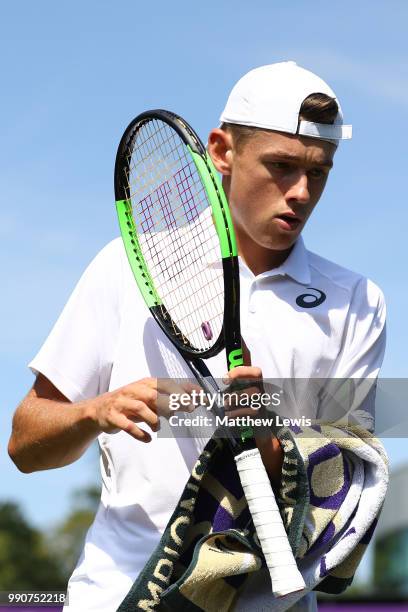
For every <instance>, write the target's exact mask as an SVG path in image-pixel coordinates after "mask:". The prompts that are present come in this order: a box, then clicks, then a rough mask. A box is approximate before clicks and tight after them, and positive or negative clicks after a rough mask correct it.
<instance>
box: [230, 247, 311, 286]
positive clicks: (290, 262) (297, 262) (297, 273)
mask: <svg viewBox="0 0 408 612" xmlns="http://www.w3.org/2000/svg"><path fill="white" fill-rule="evenodd" d="M240 262H241V265H242V266H243V267H244V269H246V270H247V271H248V272H250V271H249V269H248V268H247V266H246V265H245V263H244V262H243V261H242V259H241V258H240ZM250 274H252V272H250ZM252 276H254V275H252ZM272 276H290V277H291V278H293V280H295V281H296V282H298V283H301V284H302V285H309V284H310V281H311V275H310V268H309V258H308V254H307V250H306V247H305V243H304V242H303V238H302V236H299V238H298V239H297V241H296V242H295V244H294V246H293V249H292V250H291V252H290V254H289V256H288V257H287V259H285V261H284V262H283V264H282V265H280V266H278V267H277V268H272V270H267V271H266V272H263V273H262V274H259V275H258V276H257V277H256V278H258V279H259V278H267V277H272Z"/></svg>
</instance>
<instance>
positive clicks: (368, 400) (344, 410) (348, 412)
mask: <svg viewBox="0 0 408 612" xmlns="http://www.w3.org/2000/svg"><path fill="white" fill-rule="evenodd" d="M385 318H386V307H385V300H384V296H383V293H382V292H381V290H380V289H379V288H378V287H377V286H376V285H375V284H374V283H372V282H371V281H370V280H367V279H366V278H362V279H361V280H360V282H359V283H358V285H357V287H356V289H355V291H354V295H353V299H352V301H351V304H350V308H349V312H348V317H347V322H346V325H345V329H344V335H343V341H342V346H341V350H340V352H339V356H338V358H337V359H336V361H335V363H334V364H333V369H332V372H331V375H330V381H329V383H328V384H327V385H326V388H325V392H324V393H323V394H322V401H321V404H320V417H321V418H324V419H326V418H327V419H328V420H330V421H331V422H333V421H336V420H337V419H340V420H342V421H346V422H348V423H349V424H352V423H358V424H360V425H361V426H362V427H364V428H365V429H367V430H368V431H371V432H373V431H374V423H375V392H376V379H377V376H378V374H379V371H380V367H381V364H382V361H383V358H384V351H385V339H386V327H385Z"/></svg>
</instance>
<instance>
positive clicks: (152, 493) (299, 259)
mask: <svg viewBox="0 0 408 612" xmlns="http://www.w3.org/2000/svg"><path fill="white" fill-rule="evenodd" d="M221 121H222V125H221V127H220V128H217V129H214V130H212V131H211V133H210V135H209V141H208V148H209V152H210V154H211V156H212V158H213V161H214V164H215V166H216V168H217V169H218V171H219V172H220V173H221V174H222V176H223V183H224V188H225V191H226V193H227V196H228V199H229V203H230V207H231V211H232V216H233V221H234V225H235V229H236V233H237V239H238V245H239V252H240V257H241V262H240V264H241V291H242V296H241V317H242V331H243V338H244V340H245V342H246V344H247V346H248V348H249V350H250V352H251V359H252V363H253V364H254V366H253V367H242V368H236V369H235V370H234V371H233V373H231V374H230V376H231V378H233V377H246V378H247V377H259V376H261V375H262V374H263V376H264V377H267V378H285V377H286V378H306V379H310V378H313V377H319V378H332V377H334V378H362V379H363V378H370V377H375V376H377V374H378V370H379V367H380V364H381V361H382V356H383V351H384V341H385V340H384V338H385V336H384V317H385V313H384V301H383V297H382V294H381V292H380V291H379V289H378V288H377V287H376V286H375V285H374V284H373V283H371V282H370V281H367V280H366V279H364V278H363V277H361V276H360V275H358V274H355V273H353V272H350V271H348V270H345V269H344V268H341V267H339V266H337V265H335V264H333V263H331V262H329V261H327V260H325V259H323V258H321V257H319V256H317V255H315V254H313V253H310V252H309V251H307V250H306V248H305V246H304V244H303V241H302V238H301V237H300V234H301V231H302V229H303V227H304V225H305V223H306V222H307V220H308V218H309V216H310V215H311V213H312V211H313V209H314V207H315V206H316V204H317V202H318V201H319V199H320V196H321V195H322V192H323V190H324V187H325V184H326V181H327V177H328V174H329V171H330V168H331V167H332V164H333V158H334V154H335V151H336V147H337V145H338V143H339V140H340V139H343V138H347V137H350V132H351V131H350V127H349V126H344V125H343V118H342V113H341V109H340V106H339V104H338V102H337V100H336V98H335V95H334V93H333V92H332V90H331V89H330V87H329V86H328V85H327V84H326V83H325V82H324V81H322V80H321V79H320V78H319V77H317V76H316V75H314V74H312V73H311V72H309V71H306V70H304V69H302V68H300V67H298V66H297V65H296V64H295V63H294V62H283V63H279V64H273V65H270V66H263V67H261V68H258V69H256V70H254V71H251V72H250V73H248V74H247V75H245V76H244V77H243V78H242V79H241V80H240V81H239V82H238V83H237V85H236V86H235V87H234V89H233V90H232V92H231V95H230V97H229V100H228V102H227V105H226V108H225V110H224V112H223V113H222V116H221ZM142 346H143V351H142V350H141V347H142ZM224 363H225V360H224V356H223V355H218V356H217V357H214V358H212V359H211V360H210V363H209V367H210V369H211V371H212V372H213V373H214V374H215V375H217V376H223V375H224V369H225V366H224ZM30 367H31V369H32V370H33V372H34V373H35V374H36V375H37V378H36V381H35V384H34V386H33V388H32V389H31V390H30V391H29V393H28V395H27V397H26V398H25V399H24V400H23V401H22V403H21V404H20V406H19V407H18V409H17V411H16V414H15V417H14V422H13V433H12V437H11V439H10V445H9V452H10V455H11V457H12V458H13V460H14V461H15V463H16V465H17V466H18V467H19V469H21V470H22V471H24V472H31V471H35V470H41V469H49V468H55V467H60V466H63V465H67V464H69V463H71V462H73V461H75V460H76V459H77V458H78V457H80V456H81V455H82V453H83V452H84V451H85V449H86V448H87V447H88V446H89V444H90V443H91V442H92V441H93V440H94V439H95V438H96V437H98V442H99V446H100V452H101V472H102V498H101V505H100V507H99V510H98V512H97V515H96V518H95V521H94V524H93V526H92V527H91V529H90V531H89V533H88V536H87V540H86V543H85V547H84V551H83V554H82V556H81V558H80V560H79V563H78V565H77V568H76V569H75V571H74V573H73V575H72V577H71V579H70V582H69V598H70V606H69V610H72V611H77V610H78V611H79V610H98V612H102V611H105V610H106V611H111V610H115V609H116V607H117V606H118V604H119V603H120V602H121V601H122V599H123V597H124V596H125V595H126V593H127V591H128V589H129V588H130V586H131V584H132V583H133V581H134V579H135V578H136V576H137V575H138V573H139V572H140V570H141V569H142V568H143V566H144V564H145V563H146V561H147V560H148V558H149V556H150V554H151V552H152V551H153V549H154V548H155V546H156V544H157V542H158V540H159V538H160V534H161V533H162V531H163V529H164V528H165V526H166V524H167V522H168V519H169V517H170V515H171V513H172V511H173V508H174V507H175V505H176V503H177V501H178V498H179V495H180V493H181V492H182V489H183V486H184V484H185V482H186V480H187V478H188V475H189V473H190V470H191V468H192V466H193V464H194V461H195V460H196V458H197V456H198V454H199V452H200V450H201V443H200V442H199V441H198V440H195V439H181V440H175V439H158V438H157V437H156V435H155V432H156V430H157V424H158V415H157V412H156V408H155V400H156V397H157V378H156V377H160V378H166V377H167V378H176V377H178V376H189V373H188V372H186V369H185V367H184V366H183V364H182V363H181V361H180V359H179V358H178V356H177V354H176V351H175V350H174V348H173V347H172V345H171V344H170V342H169V341H168V340H167V338H166V337H165V336H164V335H163V333H162V332H161V331H160V329H159V328H158V326H157V325H156V324H155V322H154V321H153V320H152V319H151V317H149V315H148V313H147V312H146V308H145V305H144V303H143V301H142V298H141V297H140V296H139V292H138V290H137V288H136V286H135V283H134V280H133V277H132V274H131V272H130V269H129V266H128V262H127V259H126V255H125V252H124V249H123V246H122V243H121V241H120V240H119V239H118V240H115V241H113V242H112V243H110V244H109V245H107V246H106V247H105V248H104V249H103V250H102V251H101V252H100V253H99V254H98V255H97V257H96V258H95V259H94V261H93V262H92V263H91V265H90V266H89V267H88V269H87V270H86V272H85V273H84V275H83V277H82V278H81V280H80V282H79V284H78V285H77V287H76V289H75V291H74V292H73V294H72V296H71V298H70V300H69V302H68V303H67V305H66V307H65V309H64V311H63V313H62V314H61V316H60V318H59V320H58V321H57V323H56V325H55V327H54V329H53V330H52V332H51V334H50V336H49V337H48V339H47V341H46V342H45V344H44V345H43V347H42V348H41V350H40V352H39V353H38V355H37V356H36V357H35V358H34V360H33V361H32V362H31V364H30ZM169 384H171V383H169ZM167 391H168V389H167ZM163 392H164V393H165V392H166V389H163ZM141 442H150V444H141ZM259 445H260V450H261V453H262V458H263V460H264V463H265V465H266V467H267V469H268V472H269V474H270V476H271V479H272V480H274V481H275V482H279V471H280V465H281V459H282V451H281V449H280V447H279V444H278V443H277V441H276V440H275V439H263V440H262V441H260V442H259Z"/></svg>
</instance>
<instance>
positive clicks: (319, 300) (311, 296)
mask: <svg viewBox="0 0 408 612" xmlns="http://www.w3.org/2000/svg"><path fill="white" fill-rule="evenodd" d="M308 291H316V293H317V294H318V295H316V294H315V293H302V295H299V296H298V297H297V298H296V304H297V305H298V306H300V307H301V308H316V306H320V304H323V302H324V301H325V299H326V297H327V296H326V294H325V293H323V291H320V289H316V288H315V287H308Z"/></svg>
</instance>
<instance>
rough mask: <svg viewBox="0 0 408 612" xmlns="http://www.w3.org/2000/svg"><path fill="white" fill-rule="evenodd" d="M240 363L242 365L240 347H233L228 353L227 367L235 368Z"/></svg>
mask: <svg viewBox="0 0 408 612" xmlns="http://www.w3.org/2000/svg"><path fill="white" fill-rule="evenodd" d="M240 365H244V359H243V357H242V349H240V348H239V349H234V350H233V351H231V352H230V353H229V354H228V368H229V369H230V370H232V368H236V367H237V366H240Z"/></svg>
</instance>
